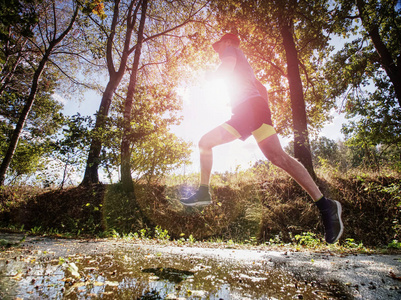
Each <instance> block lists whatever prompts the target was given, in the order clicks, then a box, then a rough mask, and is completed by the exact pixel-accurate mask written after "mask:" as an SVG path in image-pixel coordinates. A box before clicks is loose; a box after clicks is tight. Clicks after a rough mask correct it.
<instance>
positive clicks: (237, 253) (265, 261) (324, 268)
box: [0, 234, 401, 300]
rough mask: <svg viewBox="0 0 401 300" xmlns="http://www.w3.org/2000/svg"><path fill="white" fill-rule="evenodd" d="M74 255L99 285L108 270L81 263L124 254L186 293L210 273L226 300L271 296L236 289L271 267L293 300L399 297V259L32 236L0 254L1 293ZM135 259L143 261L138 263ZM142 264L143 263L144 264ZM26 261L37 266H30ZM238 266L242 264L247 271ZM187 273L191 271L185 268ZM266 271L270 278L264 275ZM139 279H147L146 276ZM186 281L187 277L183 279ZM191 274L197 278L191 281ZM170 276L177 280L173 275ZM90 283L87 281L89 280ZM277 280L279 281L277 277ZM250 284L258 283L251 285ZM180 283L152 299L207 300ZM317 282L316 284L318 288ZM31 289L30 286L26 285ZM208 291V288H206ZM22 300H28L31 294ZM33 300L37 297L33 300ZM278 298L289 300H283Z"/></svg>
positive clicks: (258, 281)
mask: <svg viewBox="0 0 401 300" xmlns="http://www.w3.org/2000/svg"><path fill="white" fill-rule="evenodd" d="M20 239H21V235H14V234H0V240H3V243H4V241H7V242H8V243H9V244H15V243H17V242H18V241H19V240H20ZM196 245H198V244H196ZM117 252H118V253H120V254H121V255H120V254H113V255H114V256H112V257H111V259H110V262H108V261H107V260H106V259H105V258H104V256H110V255H109V254H110V253H117ZM119 255H120V256H119ZM74 256H75V257H79V259H78V258H77V259H76V262H77V263H76V264H77V265H78V268H79V272H81V274H83V270H90V268H92V270H91V271H90V272H92V273H90V274H89V273H88V274H87V275H86V277H87V278H89V276H92V277H93V278H95V277H96V276H97V277H96V278H97V280H99V279H98V278H99V276H100V275H99V274H101V275H102V278H103V279H104V278H106V275H104V274H103V273H106V271H102V273H99V274H97V275H96V276H94V275H93V274H94V272H96V271H94V270H97V269H96V268H95V267H93V266H92V265H88V266H86V265H83V264H82V262H83V261H88V264H89V262H90V261H92V263H96V259H97V265H96V266H97V268H98V267H99V265H100V264H99V261H101V264H113V261H115V260H116V259H117V258H118V257H123V258H121V260H124V265H125V266H127V261H131V263H130V264H131V266H130V268H127V267H126V270H131V271H130V272H131V273H132V272H134V271H133V265H135V264H136V265H138V266H140V269H141V270H142V272H145V271H144V270H143V269H144V268H145V267H146V266H147V267H148V268H147V269H146V270H150V271H148V272H149V273H152V274H153V276H154V277H155V276H156V277H157V278H159V279H160V278H163V276H164V275H166V274H164V275H163V274H162V272H161V271H163V268H161V267H158V268H150V266H157V265H159V266H160V265H163V266H167V265H168V266H169V268H164V269H165V270H167V269H168V270H170V275H171V274H173V275H175V276H176V279H177V278H179V280H178V282H179V287H180V289H181V287H182V286H183V282H186V278H187V277H188V276H189V275H188V274H194V276H195V279H192V280H196V274H197V273H199V272H200V271H202V272H205V271H204V270H206V269H207V270H208V272H209V273H199V276H202V277H203V279H204V281H205V278H214V279H213V280H214V281H211V285H213V284H214V285H216V283H217V282H218V283H220V284H221V286H224V284H226V285H227V284H228V283H230V284H231V290H230V291H229V292H226V293H224V291H220V292H219V293H220V294H219V295H220V296H219V297H220V299H225V300H228V299H256V298H257V299H266V298H264V297H263V296H260V295H259V294H258V295H259V296H255V295H256V294H252V293H251V291H249V292H247V293H249V295H254V296H249V297H248V298H246V297H244V296H238V297H237V296H235V295H237V294H238V295H239V293H240V292H239V291H240V290H241V291H242V293H245V292H244V287H243V286H241V287H238V288H237V286H236V284H238V282H240V283H241V282H242V283H244V282H245V283H246V282H248V281H247V280H249V282H248V283H247V284H246V285H247V286H248V287H249V289H250V290H256V289H262V286H261V282H266V280H267V279H268V278H266V274H268V273H269V272H270V273H269V274H270V275H269V276H272V277H273V275H274V274H276V273H274V272H272V271H268V270H276V271H277V272H284V273H283V274H291V276H287V275H285V276H287V277H286V279H285V280H287V281H289V282H291V284H287V285H288V286H291V289H292V290H293V291H292V290H291V291H290V290H288V291H287V290H286V293H287V294H288V293H290V292H291V293H293V295H292V296H291V297H289V298H288V299H294V298H293V297H298V298H296V299H323V298H324V295H326V297H327V295H332V296H331V298H330V297H329V298H328V299H364V300H366V299H372V300H373V299H375V300H376V299H401V281H400V280H401V277H400V276H401V255H361V254H358V255H339V254H332V253H309V252H291V251H271V250H258V249H257V250H243V249H233V248H232V249H228V248H225V249H221V248H203V247H195V246H188V245H184V246H182V245H181V246H180V245H174V244H172V243H168V242H162V243H153V242H149V243H147V242H142V241H124V240H109V239H104V240H103V239H102V240H69V239H67V240H66V239H51V238H42V237H31V236H28V237H27V238H26V240H25V241H24V242H22V243H21V244H20V245H19V247H18V248H17V247H10V248H8V250H7V251H3V252H0V298H1V296H3V297H5V299H7V297H10V298H9V299H15V298H12V297H17V296H18V295H19V294H18V291H17V290H18V288H20V286H21V284H22V283H21V281H20V282H19V283H18V284H19V285H18V286H17V285H11V286H10V285H7V284H6V282H5V281H6V280H8V281H10V282H12V283H13V282H14V281H15V280H14V281H11V280H10V279H9V278H13V279H15V278H17V277H18V274H20V273H21V275H19V278H17V279H18V280H21V278H22V279H24V278H25V279H26V281H27V283H26V286H29V285H30V283H32V282H33V281H37V280H38V279H35V278H34V277H33V276H34V275H35V274H33V272H34V270H33V269H34V266H33V265H32V264H33V262H34V261H36V262H39V261H42V262H43V261H48V262H50V261H52V260H54V259H61V258H65V259H66V260H67V262H68V263H69V266H70V265H72V261H73V260H72V257H74ZM67 258H69V260H68V259H67ZM134 258H135V259H137V260H138V261H136V260H135V261H134ZM140 259H142V260H141V261H139V260H140ZM152 259H153V260H152ZM212 260H213V261H215V262H217V267H215V266H216V265H212V263H211V261H212ZM13 261H14V262H15V264H16V266H15V268H14V269H13V268H12V266H11V262H13ZM17 262H18V264H17ZM23 262H25V263H26V264H31V265H30V266H25V265H24V264H23ZM184 262H186V263H187V264H188V265H185V266H184V265H183V264H184ZM64 264H66V263H64ZM128 265H129V264H128ZM199 265H201V266H202V267H201V268H200V267H199ZM228 265H235V266H236V267H235V268H234V269H230V271H228V269H224V268H225V267H227V266H228ZM173 266H174V267H175V269H174V268H172V267H173ZM239 266H242V269H241V267H239ZM46 268H47V269H46V270H48V269H49V267H46ZM60 268H61V267H60V263H59V264H54V265H53V267H52V269H51V271H48V272H49V274H50V273H51V272H53V273H54V274H58V273H57V272H59V271H60ZM114 268H115V270H114V272H117V269H116V268H117V267H116V265H114ZM184 268H185V270H186V271H182V270H183V269H184ZM178 269H181V271H179V270H178ZM217 269H218V270H221V271H222V272H223V273H224V272H226V273H228V272H229V273H232V274H237V275H235V276H236V277H235V276H234V275H232V274H230V276H233V278H234V279H235V282H236V283H235V284H234V283H233V282H231V281H230V280H231V279H230V278H228V274H225V275H224V274H223V275H221V277H219V276H220V275H218V272H217ZM17 270H21V271H17ZM49 270H50V269H49ZM126 270H125V271H124V272H121V273H128V272H126ZM165 270H164V271H165ZM171 270H173V271H171ZM189 270H190V271H189ZM42 271H43V270H42ZM42 271H41V272H42ZM13 272H14V273H15V274H14V273H13ZM17 272H19V273H17ZM88 272H89V271H88ZM98 272H100V271H98ZM107 272H108V271H107ZM112 272H113V271H111V273H112ZM185 272H186V273H185ZM31 273H32V274H31ZM91 274H92V275H91ZM261 274H265V275H264V276H262V275H261ZM28 275H29V276H28ZM61 275H62V276H61V277H59V278H58V279H57V281H56V283H52V285H53V286H56V287H55V290H57V291H59V290H61V291H62V292H63V293H65V292H66V291H65V289H66V287H65V283H64V282H63V286H57V284H58V283H57V282H60V281H62V280H64V279H63V277H64V276H66V275H65V272H64V273H62V274H61ZM35 276H38V275H35ZM110 276H112V275H110ZM110 276H109V277H110ZM114 276H116V274H114ZM140 276H144V275H143V273H142V275H140ZM177 276H178V277H177ZM180 276H182V278H181V277H180ZM274 276H275V275H274ZM277 276H278V277H280V276H281V277H285V276H284V275H282V274H281V273H278V275H277ZM189 277H190V278H191V276H189ZM192 277H193V276H192ZM32 278H33V279H32ZM93 278H92V279H91V280H92V281H91V282H92V285H96V284H93V283H94V282H95V283H96V281H95V279H93ZM110 278H112V277H110ZM110 278H106V279H107V281H106V279H104V281H103V286H106V285H107V284H106V283H108V284H109V286H108V287H107V288H106V287H104V288H103V289H102V290H99V289H95V288H92V290H91V291H88V293H89V292H90V293H92V294H98V295H99V293H103V294H104V295H108V294H107V293H112V292H115V291H114V290H110V289H111V287H110V286H112V284H111V283H110V282H117V284H118V282H119V280H123V279H121V278H122V277H121V278H120V277H115V279H114V281H111V279H110ZM150 278H153V277H151V276H150V277H147V280H150ZM167 279H168V280H170V281H171V278H167ZM234 279H233V280H234ZM85 280H87V281H89V279H85ZM125 280H126V279H125ZM224 280H226V281H227V282H226V283H224ZM280 280H281V279H280ZM2 281H3V283H2ZM8 281H7V282H8ZM187 281H188V280H187ZM189 281H191V280H189ZM276 281H278V279H277V280H276ZM43 282H44V281H43ZM105 282H106V283H105ZM120 282H121V281H120ZM250 282H252V284H255V285H252V284H251V283H250ZM8 284H9V283H8ZM13 284H14V283H13ZM174 284H175V285H174V286H172V288H171V289H172V290H173V291H174V293H176V294H177V295H176V297H175V298H174V297H173V296H171V293H170V294H169V295H170V296H171V297H170V296H168V297H170V298H168V297H167V296H164V297H162V298H155V297H154V298H146V299H202V297H201V296H199V295H198V296H199V297H198V296H197V297H195V296H194V295H195V294H192V296H191V297H192V298H191V297H182V294H183V292H182V291H179V290H178V288H177V284H178V283H177V282H175V281H174ZM274 284H275V281H274V282H272V285H274ZM314 284H316V287H315V286H314ZM43 285H44V283H43ZM86 285H88V284H86ZM99 285H100V284H99ZM198 285H199V284H198ZM280 285H281V288H279V287H278V288H277V290H275V289H273V290H269V291H268V292H266V293H268V294H269V295H276V296H277V293H279V292H280V291H283V286H286V284H282V283H280ZM5 286H7V287H5ZM26 286H24V288H25V287H26ZM120 286H121V285H120ZM294 286H295V287H294ZM333 286H337V290H338V291H341V293H337V294H336V293H333V292H330V290H333ZM73 287H74V285H73ZM318 287H319V288H318ZM321 287H327V289H326V290H328V291H329V292H324V291H322V292H319V291H318V290H319V289H322V288H321ZM13 288H14V289H16V291H13V292H9V289H11V290H12V289H13ZM35 288H36V290H38V285H37V286H36V287H35ZM225 288H227V287H225ZM47 289H49V288H47ZM204 289H205V290H207V289H206V288H204ZM288 289H290V287H288ZM27 291H29V293H30V294H31V295H36V294H35V289H34V288H32V292H30V291H31V290H30V289H27ZM52 291H53V290H51V291H50V290H49V293H50V292H52ZM74 291H75V292H77V293H78V292H79V293H81V294H82V293H84V291H83V290H82V289H81V290H79V287H78V286H76V287H75V290H74ZM85 291H86V290H85ZM42 292H43V291H42ZM253 292H255V291H253ZM165 293H166V295H167V293H168V292H165ZM179 293H181V294H180V295H181V296H179V295H178V294H179ZM193 293H195V292H194V291H193ZM319 293H321V294H319ZM119 295H120V296H119V297H117V298H115V297H116V296H115V294H114V296H113V299H129V297H128V296H127V298H125V296H122V295H125V294H124V293H121V294H119ZM224 295H229V296H224ZM241 295H244V294H241ZM307 295H316V297H315V296H313V297H314V298H308V297H310V296H307ZM319 295H320V296H319ZM64 296H65V294H61V296H60V299H62V298H63V297H64ZM131 297H132V296H131ZM227 297H228V298H227ZM254 297H256V298H254ZM269 297H270V296H269ZM56 298H57V297H56ZM106 298H107V297H106ZM24 299H30V298H29V297H27V298H24ZM31 299H36V298H34V297H33V298H31ZM110 299H111V298H110ZM141 299H142V298H141ZM143 299H145V298H143ZM211 299H219V298H211ZM269 299H270V298H269ZM280 299H287V298H285V297H283V298H280Z"/></svg>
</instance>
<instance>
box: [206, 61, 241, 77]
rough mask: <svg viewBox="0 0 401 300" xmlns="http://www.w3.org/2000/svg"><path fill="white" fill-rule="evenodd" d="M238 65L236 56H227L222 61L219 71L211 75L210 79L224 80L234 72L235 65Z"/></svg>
mask: <svg viewBox="0 0 401 300" xmlns="http://www.w3.org/2000/svg"><path fill="white" fill-rule="evenodd" d="M236 63H237V58H236V57H234V56H227V57H224V58H223V59H222V60H221V64H220V65H219V67H218V68H217V70H216V71H215V72H213V73H211V74H210V75H209V76H210V78H209V79H214V78H224V77H225V76H227V75H230V74H231V73H232V72H234V68H235V64H236Z"/></svg>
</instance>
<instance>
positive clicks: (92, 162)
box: [81, 0, 139, 186]
mask: <svg viewBox="0 0 401 300" xmlns="http://www.w3.org/2000/svg"><path fill="white" fill-rule="evenodd" d="M138 3H139V1H137V0H136V1H134V0H132V1H131V2H130V5H129V8H128V17H127V31H126V34H125V41H124V49H123V53H122V57H121V60H120V66H119V68H118V71H116V70H115V68H114V62H113V44H114V36H115V33H116V26H117V24H118V18H119V12H120V0H115V2H114V13H113V21H112V24H111V28H110V35H109V36H108V37H107V51H106V59H107V68H108V71H109V76H110V79H109V82H108V84H107V86H106V90H105V92H104V94H103V97H102V101H101V103H100V107H99V111H98V113H97V116H96V123H95V128H94V129H93V132H94V136H93V137H92V142H91V146H90V150H89V154H88V159H87V161H86V169H85V174H84V178H83V179H82V182H81V185H83V186H85V185H90V184H97V183H99V174H98V169H99V164H100V152H101V150H102V138H101V136H99V132H101V131H102V130H104V129H105V122H106V118H107V116H108V114H109V109H110V105H111V101H112V99H113V95H114V92H115V91H116V89H117V87H118V85H119V84H120V81H121V79H122V77H123V75H124V73H125V68H126V66H127V60H128V57H129V55H130V43H131V36H132V31H133V29H134V27H135V20H136V14H137V12H138V8H139V4H138ZM135 4H138V5H137V7H136V8H135V12H133V8H134V5H135Z"/></svg>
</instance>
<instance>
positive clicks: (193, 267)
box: [0, 245, 345, 300]
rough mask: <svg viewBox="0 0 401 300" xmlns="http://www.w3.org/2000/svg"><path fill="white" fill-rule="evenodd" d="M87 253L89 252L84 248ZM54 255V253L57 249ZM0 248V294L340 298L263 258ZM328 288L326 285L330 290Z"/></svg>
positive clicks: (7, 296)
mask: <svg viewBox="0 0 401 300" xmlns="http://www.w3.org/2000/svg"><path fill="white" fill-rule="evenodd" d="M85 253H91V252H85ZM57 255H58V254H57ZM57 255H56V253H55V252H53V253H52V252H47V251H38V250H33V251H32V250H30V251H27V250H25V251H24V250H18V249H12V250H8V251H5V252H2V253H0V298H1V299H17V298H21V299H96V298H100V299H224V300H229V299H344V297H345V296H340V295H336V294H335V292H333V289H332V287H327V286H321V285H319V284H317V283H314V282H312V283H311V282H304V281H299V280H297V279H296V278H295V277H294V276H293V275H291V274H290V273H286V272H285V271H282V270H279V269H274V268H272V267H271V265H269V264H268V263H267V262H266V263H264V262H257V263H253V262H249V263H241V264H239V263H238V262H234V261H230V260H227V259H225V260H216V259H214V258H213V259H212V258H208V257H206V258H205V257H201V256H196V255H172V254H166V253H161V252H157V250H155V251H153V250H151V251H149V250H145V249H142V248H141V247H138V246H132V245H131V248H129V247H115V248H114V250H112V251H111V252H108V253H104V254H93V255H92V254H91V255H85V254H73V255H66V256H61V257H59V256H57ZM329 288H330V289H331V290H329Z"/></svg>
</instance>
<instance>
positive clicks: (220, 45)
mask: <svg viewBox="0 0 401 300" xmlns="http://www.w3.org/2000/svg"><path fill="white" fill-rule="evenodd" d="M239 44H240V40H239V38H238V36H236V35H235V34H233V33H226V34H225V35H223V36H222V37H221V39H220V40H218V41H217V42H215V43H213V44H212V47H213V49H214V51H216V52H221V51H222V50H224V49H225V48H226V47H227V46H228V45H232V46H235V47H238V46H239Z"/></svg>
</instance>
